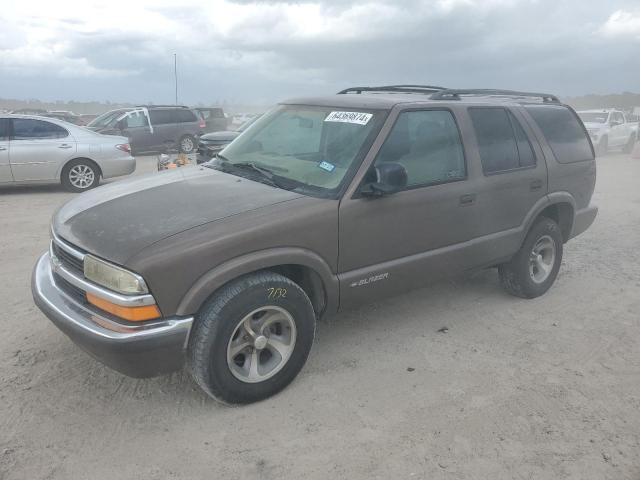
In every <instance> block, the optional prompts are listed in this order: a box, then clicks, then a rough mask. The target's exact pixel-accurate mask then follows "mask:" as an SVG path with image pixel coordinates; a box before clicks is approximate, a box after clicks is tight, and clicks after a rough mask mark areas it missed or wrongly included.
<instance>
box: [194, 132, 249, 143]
mask: <svg viewBox="0 0 640 480" xmlns="http://www.w3.org/2000/svg"><path fill="white" fill-rule="evenodd" d="M238 135H240V132H234V131H231V130H229V131H226V130H225V131H222V132H212V133H206V134H204V135H201V136H200V140H209V141H227V142H229V141H231V140H233V139H234V138H236V137H237V136H238Z"/></svg>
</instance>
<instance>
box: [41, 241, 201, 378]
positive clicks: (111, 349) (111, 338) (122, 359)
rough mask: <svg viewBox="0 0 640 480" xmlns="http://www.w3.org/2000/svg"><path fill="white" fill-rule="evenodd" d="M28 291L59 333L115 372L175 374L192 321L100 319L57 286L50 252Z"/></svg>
mask: <svg viewBox="0 0 640 480" xmlns="http://www.w3.org/2000/svg"><path fill="white" fill-rule="evenodd" d="M31 291H32V294H33V299H34V301H35V303H36V305H37V306H38V308H40V310H42V312H43V313H44V314H45V315H46V316H47V317H48V318H49V319H50V320H51V321H52V322H53V323H54V324H55V325H56V326H57V327H58V328H59V329H60V330H62V331H63V332H64V333H65V334H66V335H67V336H68V337H69V338H71V340H73V341H74V342H75V343H76V344H77V345H78V346H80V347H81V348H82V349H83V350H85V351H86V352H88V353H89V354H91V355H92V356H94V357H95V358H97V359H98V360H99V361H101V362H102V363H104V364H105V365H107V366H109V367H111V368H113V369H114V370H117V371H119V372H121V373H124V374H125V375H128V376H131V377H137V378H144V377H153V376H156V375H161V374H164V373H169V372H172V371H175V370H179V369H180V368H181V367H182V365H183V363H184V352H185V347H186V342H187V339H188V337H189V330H190V328H191V324H192V323H193V318H192V317H187V318H165V319H162V320H159V321H157V322H153V323H150V324H149V323H147V324H140V325H135V324H131V323H128V322H122V323H120V322H117V321H114V320H113V319H112V318H108V317H107V316H106V315H105V316H103V315H100V314H99V313H97V312H96V311H94V310H93V309H92V308H91V307H90V306H89V305H85V304H82V303H80V302H78V300H77V299H75V298H72V297H71V296H70V295H67V294H66V293H65V292H64V291H63V290H62V289H61V288H60V287H59V286H58V285H57V284H56V279H55V277H54V275H53V271H52V269H51V262H50V257H49V253H45V254H44V255H42V256H41V257H40V259H39V260H38V263H37V264H36V266H35V269H34V271H33V276H32V278H31Z"/></svg>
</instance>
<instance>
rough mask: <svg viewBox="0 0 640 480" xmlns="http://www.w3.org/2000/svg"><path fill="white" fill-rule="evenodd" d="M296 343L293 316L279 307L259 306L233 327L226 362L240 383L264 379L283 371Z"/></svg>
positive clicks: (256, 381)
mask: <svg viewBox="0 0 640 480" xmlns="http://www.w3.org/2000/svg"><path fill="white" fill-rule="evenodd" d="M295 344H296V324H295V321H294V319H293V317H292V315H291V314H290V313H289V312H288V311H287V310H285V309H284V308H281V307H276V306H266V307H260V308H258V309H256V310H254V311H252V312H251V313H249V314H248V315H246V316H245V317H244V318H243V319H242V320H240V322H238V324H237V326H236V328H235V329H234V331H233V334H232V335H231V339H230V340H229V343H228V345H227V365H228V367H229V370H230V371H231V373H232V374H233V376H234V377H236V378H237V379H238V380H240V381H242V382H245V383H258V382H263V381H265V380H267V379H269V378H271V377H273V376H274V375H275V374H276V373H278V372H279V371H280V370H282V368H283V367H284V366H285V365H286V364H287V361H288V360H289V358H290V357H291V354H292V353H293V350H294V348H295Z"/></svg>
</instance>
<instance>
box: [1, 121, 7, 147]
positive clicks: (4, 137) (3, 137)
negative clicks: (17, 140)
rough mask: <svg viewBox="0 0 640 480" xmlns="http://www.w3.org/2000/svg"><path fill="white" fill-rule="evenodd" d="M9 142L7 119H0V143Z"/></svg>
mask: <svg viewBox="0 0 640 480" xmlns="http://www.w3.org/2000/svg"><path fill="white" fill-rule="evenodd" d="M6 140H9V119H8V118H0V142H3V141H6Z"/></svg>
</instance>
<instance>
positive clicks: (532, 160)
mask: <svg viewBox="0 0 640 480" xmlns="http://www.w3.org/2000/svg"><path fill="white" fill-rule="evenodd" d="M509 120H511V125H512V126H513V131H514V132H515V134H516V144H517V146H518V156H519V157H520V166H521V167H531V166H533V165H535V164H536V156H535V154H534V153H533V147H532V146H531V142H529V139H528V138H527V134H526V133H524V130H523V128H522V125H520V122H519V121H518V119H517V118H516V117H515V115H513V113H511V112H509Z"/></svg>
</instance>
